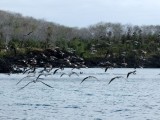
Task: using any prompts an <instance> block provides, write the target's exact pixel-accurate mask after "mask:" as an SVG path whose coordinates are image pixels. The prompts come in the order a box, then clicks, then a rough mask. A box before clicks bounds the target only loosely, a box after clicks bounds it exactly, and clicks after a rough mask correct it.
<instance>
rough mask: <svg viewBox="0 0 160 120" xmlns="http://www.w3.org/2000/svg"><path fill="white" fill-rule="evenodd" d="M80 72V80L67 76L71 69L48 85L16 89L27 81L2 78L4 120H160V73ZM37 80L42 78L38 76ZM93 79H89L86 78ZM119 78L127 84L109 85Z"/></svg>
mask: <svg viewBox="0 0 160 120" xmlns="http://www.w3.org/2000/svg"><path fill="white" fill-rule="evenodd" d="M133 70H134V69H109V70H108V71H107V72H104V69H100V68H95V69H80V70H73V71H76V72H77V73H80V72H83V74H79V77H77V76H76V75H73V76H71V77H69V76H67V75H64V76H62V77H60V75H61V74H62V73H63V72H66V73H70V72H71V69H65V70H64V71H59V72H58V73H57V74H55V75H53V76H47V77H45V79H44V82H45V83H47V84H49V85H51V86H53V87H54V88H53V89H52V88H49V87H47V86H45V85H43V84H41V83H32V84H30V85H28V86H27V87H26V88H24V89H22V90H19V88H20V87H22V86H24V85H25V84H27V83H28V82H29V81H31V80H32V79H33V78H27V79H25V80H23V81H22V82H21V83H20V84H19V85H16V83H17V82H18V81H19V80H20V79H21V78H23V77H25V76H26V75H22V74H14V75H10V76H9V75H5V74H1V75H0V120H127V119H129V120H159V119H160V95H159V93H160V75H159V73H160V69H137V70H136V71H137V74H136V75H130V76H129V78H128V79H126V75H127V73H128V72H130V71H133ZM37 75H38V74H37ZM89 75H92V76H95V77H97V78H98V79H99V80H96V79H94V78H92V79H87V80H86V81H84V82H83V83H82V84H80V82H81V80H82V79H83V78H85V77H86V76H89ZM115 76H123V77H124V78H120V79H116V80H114V81H113V82H112V83H111V84H110V85H108V82H109V80H110V79H111V78H113V77H115Z"/></svg>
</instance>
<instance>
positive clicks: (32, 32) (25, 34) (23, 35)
mask: <svg viewBox="0 0 160 120" xmlns="http://www.w3.org/2000/svg"><path fill="white" fill-rule="evenodd" d="M31 33H33V31H31V32H29V33H27V34H25V35H23V36H28V35H30V34H31Z"/></svg>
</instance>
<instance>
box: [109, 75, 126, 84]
mask: <svg viewBox="0 0 160 120" xmlns="http://www.w3.org/2000/svg"><path fill="white" fill-rule="evenodd" d="M119 78H123V77H122V76H116V77H114V78H112V79H111V80H110V81H109V83H108V84H110V83H111V82H112V81H113V80H115V79H119Z"/></svg>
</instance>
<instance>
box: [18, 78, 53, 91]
mask: <svg viewBox="0 0 160 120" xmlns="http://www.w3.org/2000/svg"><path fill="white" fill-rule="evenodd" d="M36 82H41V83H42V84H44V85H46V86H48V87H50V88H53V87H52V86H50V85H48V84H46V83H44V82H42V81H40V80H33V81H30V82H29V83H27V84H26V85H25V86H23V87H21V88H20V89H19V90H22V89H24V88H25V87H27V86H28V85H29V84H31V83H36Z"/></svg>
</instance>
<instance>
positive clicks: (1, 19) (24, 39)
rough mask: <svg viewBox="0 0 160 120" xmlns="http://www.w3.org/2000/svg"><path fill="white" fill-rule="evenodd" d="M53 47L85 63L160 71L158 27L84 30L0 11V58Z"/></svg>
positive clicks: (102, 26) (111, 26)
mask: <svg viewBox="0 0 160 120" xmlns="http://www.w3.org/2000/svg"><path fill="white" fill-rule="evenodd" d="M56 46H58V47H60V48H61V49H63V50H69V51H75V52H76V53H77V54H78V55H80V56H81V57H84V58H85V59H86V60H93V61H104V60H105V61H109V62H112V63H116V64H118V65H120V64H121V65H124V67H125V66H128V67H133V66H136V65H138V66H145V64H149V67H160V63H159V60H160V57H159V55H160V26H159V25H155V26H153V25H148V26H146V25H144V26H136V25H122V24H120V23H103V22H100V23H97V24H95V25H91V26H88V27H86V28H71V27H66V26H62V25H59V24H56V23H51V22H47V21H44V20H36V19H34V18H32V17H24V16H22V15H20V14H17V13H9V12H5V11H0V56H1V57H4V56H12V55H17V54H24V53H25V52H26V51H28V50H31V49H48V48H51V49H52V48H55V47H56ZM13 53H14V54H13ZM153 61H154V62H153ZM126 63H128V64H127V65H126ZM95 64H96V62H95ZM102 64H103V63H102ZM112 65H113V64H112Z"/></svg>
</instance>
